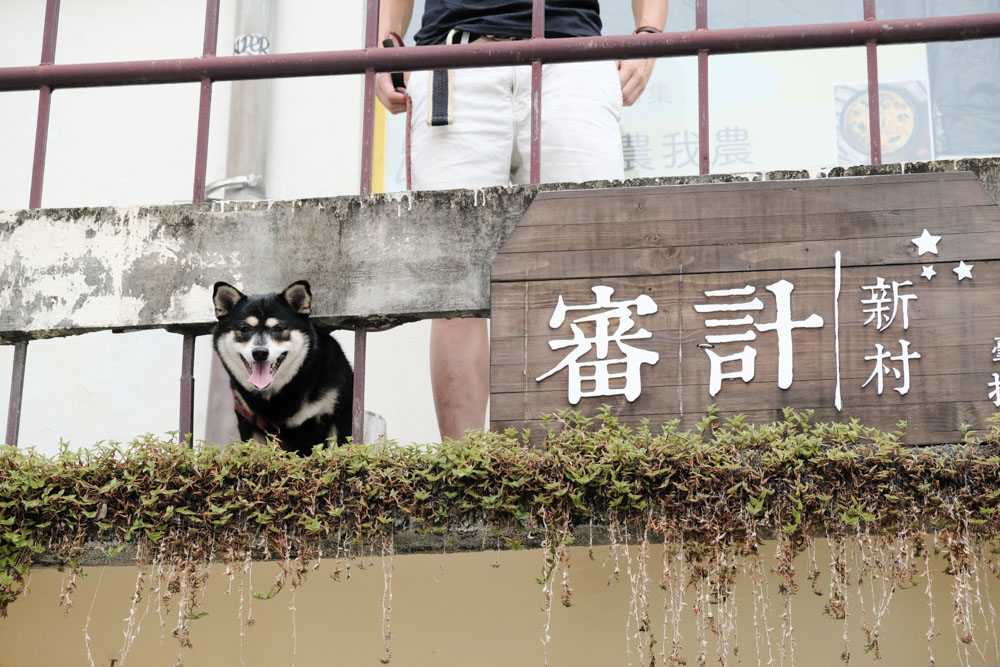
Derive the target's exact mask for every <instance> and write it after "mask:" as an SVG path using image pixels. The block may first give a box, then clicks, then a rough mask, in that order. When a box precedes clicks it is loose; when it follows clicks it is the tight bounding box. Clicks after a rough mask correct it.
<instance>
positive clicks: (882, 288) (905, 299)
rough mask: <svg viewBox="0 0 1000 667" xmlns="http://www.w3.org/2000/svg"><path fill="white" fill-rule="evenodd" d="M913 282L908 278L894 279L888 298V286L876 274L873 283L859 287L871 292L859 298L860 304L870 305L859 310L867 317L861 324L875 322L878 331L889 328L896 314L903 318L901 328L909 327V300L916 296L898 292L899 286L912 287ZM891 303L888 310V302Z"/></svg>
mask: <svg viewBox="0 0 1000 667" xmlns="http://www.w3.org/2000/svg"><path fill="white" fill-rule="evenodd" d="M912 286H913V283H912V282H911V281H909V280H904V281H903V282H901V283H899V282H896V281H895V280H894V281H892V285H891V289H892V299H891V300H890V298H889V295H888V292H889V289H890V286H889V285H887V284H886V283H885V280H884V279H883V278H882V277H881V276H878V277H876V279H875V284H874V285H864V286H862V287H861V289H863V290H868V291H869V292H870V293H871V296H870V298H868V299H861V304H862V305H864V306H871V308H863V309H862V311H861V312H863V313H865V314H867V315H868V319H867V320H865V323H864V325H863V326H868V325H869V324H871V323H872V322H875V328H876V329H878V330H879V331H885V330H886V329H888V328H889V325H891V324H892V323H893V322H894V321H895V320H896V316H897V315H901V316H902V319H903V329H904V330H905V329H909V328H910V312H909V302H910V301H911V300H915V299H916V298H917V295H916V294H902V293H901V292H900V288H901V287H912ZM890 302H891V304H892V310H891V311H890V310H889V305H888V304H889V303H890Z"/></svg>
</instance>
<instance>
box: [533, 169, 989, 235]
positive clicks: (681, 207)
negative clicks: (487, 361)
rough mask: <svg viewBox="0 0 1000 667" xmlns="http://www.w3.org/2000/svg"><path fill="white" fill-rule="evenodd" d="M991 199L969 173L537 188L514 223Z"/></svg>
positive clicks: (907, 207) (891, 207) (820, 210)
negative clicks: (555, 189) (554, 189)
mask: <svg viewBox="0 0 1000 667" xmlns="http://www.w3.org/2000/svg"><path fill="white" fill-rule="evenodd" d="M973 205H980V206H988V205H995V202H993V200H992V198H991V197H990V196H989V194H988V193H987V192H986V190H985V189H984V188H983V187H982V185H981V184H980V183H979V181H978V179H977V178H976V176H975V175H974V174H972V173H971V172H954V173H947V174H946V173H940V174H913V175H909V176H903V177H900V176H871V177H864V178H836V179H816V180H803V181H778V182H766V183H759V182H758V183H719V184H711V185H668V186H659V187H649V188H630V189H628V190H619V189H608V190H588V191H561V192H545V193H539V195H538V196H537V197H536V198H535V200H534V201H533V202H532V204H531V206H529V207H528V211H527V212H526V213H525V215H524V217H523V219H522V220H521V222H520V223H519V225H518V226H519V227H528V226H533V225H538V224H551V220H552V219H554V218H559V217H565V216H567V214H568V213H571V214H572V219H573V220H574V221H575V222H580V223H583V222H607V223H617V222H625V221H630V220H632V221H635V220H699V219H703V218H724V217H737V218H742V217H748V216H749V217H757V216H781V215H789V214H796V213H799V214H823V213H849V212H856V211H878V210H912V209H922V208H940V207H957V206H973Z"/></svg>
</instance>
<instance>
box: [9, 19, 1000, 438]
mask: <svg viewBox="0 0 1000 667" xmlns="http://www.w3.org/2000/svg"><path fill="white" fill-rule="evenodd" d="M861 1H862V2H863V5H864V20H863V21H855V22H842V23H826V24H810V25H797V26H780V27H769V28H748V29H727V30H710V29H709V28H708V0H696V4H695V30H693V31H687V32H673V33H662V34H648V33H642V34H638V35H626V36H606V37H578V38H565V39H558V40H547V39H545V37H544V0H534V5H533V12H532V33H531V34H532V38H531V39H530V40H521V41H512V42H487V43H477V44H468V45H453V46H423V47H417V48H407V49H380V48H377V40H378V35H377V31H378V12H379V0H368V4H367V15H366V31H365V44H364V48H362V49H355V50H341V51H324V52H313V53H287V54H270V55H242V56H219V55H217V53H216V46H217V35H218V24H219V2H220V0H206V3H205V31H204V48H203V52H202V55H201V57H198V58H178V59H167V60H146V61H132V62H109V63H83V64H67V65H58V64H55V50H56V37H57V33H58V22H59V4H60V0H46V8H45V21H44V27H43V40H42V54H41V59H40V62H39V64H38V65H36V66H24V67H6V68H0V92H3V91H25V90H38V91H39V97H38V119H37V124H36V129H35V145H34V157H33V163H32V171H31V186H30V194H29V197H28V206H29V208H40V207H41V204H42V186H43V182H44V175H45V156H46V147H47V140H48V127H49V113H50V110H51V104H52V91H53V90H54V89H56V88H81V87H93V86H128V85H148V84H158V83H182V82H195V83H200V85H201V93H200V97H199V105H198V130H197V141H196V146H195V168H194V177H193V183H194V185H193V195H192V198H193V200H194V201H195V202H203V201H205V174H206V169H207V156H208V130H209V117H210V114H211V105H212V84H213V83H215V82H217V81H235V80H245V79H270V78H285V77H306V76H329V75H340V74H364V77H365V87H364V113H363V123H362V158H361V184H360V192H361V193H362V194H370V193H371V189H372V161H373V151H372V148H373V144H374V135H375V130H374V118H375V74H376V72H388V71H412V70H425V69H432V68H463V67H483V66H496V65H519V64H525V65H527V64H530V65H531V67H532V89H531V97H532V102H533V104H532V108H533V112H532V118H531V165H530V173H531V182H532V183H537V182H538V181H539V180H540V177H539V174H540V166H541V152H540V139H541V135H540V132H541V113H542V110H541V99H542V97H541V93H542V78H541V71H542V70H541V66H542V63H557V62H575V61H585V60H611V59H629V58H651V57H658V58H660V57H677V56H697V59H698V120H699V122H698V134H699V172H700V173H702V174H706V173H708V170H709V131H708V130H709V125H708V123H709V114H708V111H709V105H708V81H709V77H708V58H709V55H719V54H733V53H753V52H764V51H784V50H801V49H818V48H830V47H848V46H864V47H865V48H866V52H867V70H868V101H869V104H868V108H869V114H870V117H869V127H870V128H871V132H870V160H871V163H872V164H881V162H882V152H881V137H880V131H879V91H878V51H877V48H878V46H879V45H888V44H910V43H926V42H936V41H961V40H970V39H985V38H995V37H1000V12H994V13H986V14H969V15H963V16H949V17H937V18H921V19H898V20H888V21H886V20H883V21H879V20H876V11H875V10H876V0H861ZM367 331H368V330H367V329H366V328H365V327H356V328H355V345H354V368H355V390H354V396H355V405H354V433H353V435H354V438H355V440H361V439H362V438H363V432H362V429H363V422H364V420H363V419H362V418H361V416H363V415H364V387H365V357H366V347H367V346H366V340H367V339H366V336H367ZM181 335H182V336H183V345H182V353H181V359H182V360H181V380H180V383H181V387H180V415H179V422H180V424H179V429H180V434H181V436H182V437H183V436H184V434H190V433H191V432H192V430H193V414H194V410H193V406H194V377H193V368H194V347H195V346H194V340H195V335H194V334H181ZM27 347H28V342H27V341H26V340H25V341H20V342H17V343H16V344H15V353H14V362H13V372H12V375H11V388H10V403H9V409H8V417H7V429H6V442H7V443H8V444H11V445H15V446H16V445H17V442H18V432H19V428H20V416H21V401H22V395H23V389H24V376H25V367H26V360H27Z"/></svg>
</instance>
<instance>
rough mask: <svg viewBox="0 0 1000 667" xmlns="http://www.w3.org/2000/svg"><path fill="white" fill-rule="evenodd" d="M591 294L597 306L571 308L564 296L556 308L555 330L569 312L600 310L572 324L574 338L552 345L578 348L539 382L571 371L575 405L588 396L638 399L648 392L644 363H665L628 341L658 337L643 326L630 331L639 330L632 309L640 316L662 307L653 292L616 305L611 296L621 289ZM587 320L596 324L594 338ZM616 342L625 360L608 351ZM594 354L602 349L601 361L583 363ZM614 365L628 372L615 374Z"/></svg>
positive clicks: (599, 289)
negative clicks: (616, 382) (620, 382)
mask: <svg viewBox="0 0 1000 667" xmlns="http://www.w3.org/2000/svg"><path fill="white" fill-rule="evenodd" d="M591 291H593V293H594V295H595V296H596V297H597V300H596V302H595V303H592V304H588V305H583V306H567V305H566V304H565V302H564V301H563V298H562V295H560V296H559V300H558V301H557V303H556V309H555V311H554V312H553V313H552V317H551V318H550V320H549V327H550V328H552V329H557V328H559V327H560V326H562V324H563V322H565V321H566V314H567V313H568V312H569V311H572V310H579V311H597V312H594V313H593V314H591V315H585V316H582V317H579V318H577V319H575V320H572V321H571V322H570V325H569V326H570V330H571V331H572V332H573V338H571V339H569V340H552V341H549V347H550V348H551V349H553V350H559V349H563V348H567V347H571V348H573V349H572V350H571V351H570V352H569V353H568V354H567V355H566V356H565V357H564V358H563V360H562V361H561V362H559V363H558V364H557V365H556V366H555V367H554V368H552V369H551V370H549V371H548V372H547V373H545V374H544V375H541V376H539V377H537V378H535V380H536V381H537V382H541V381H542V380H544V379H545V378H547V377H549V376H550V375H552V374H554V373H556V372H558V371H560V370H562V369H563V368H567V369H569V370H568V373H569V402H570V403H571V404H572V405H576V404H577V403H579V402H580V399H581V398H582V397H584V396H615V395H624V396H625V398H626V400H628V401H630V402H631V401H634V400H635V399H636V398H638V397H639V394H640V392H641V391H642V381H641V378H640V373H639V371H640V366H641V365H642V364H650V365H652V364H655V363H656V362H657V361H659V359H660V355H659V353H657V352H650V351H648V350H642V349H639V348H637V347H633V346H631V345H628V344H626V343H625V342H624V341H627V340H638V339H643V338H652V337H653V334H651V333H650V332H649V331H647V330H645V329H642V328H640V329H639V330H638V331H636V332H634V333H630V332H631V331H632V329H633V327H635V322H634V321H633V320H632V311H631V308H632V307H634V308H635V312H636V313H637V314H638V315H650V314H652V313H655V312H656V308H657V307H656V303H655V302H654V301H653V299H652V298H650V296H649V295H648V294H641V295H639V297H637V298H636V299H633V300H632V301H612V300H611V295H612V294H613V293H614V291H615V290H614V289H613V288H611V287H606V286H603V285H598V286H595V287H592V288H591ZM613 320H614V321H617V324H616V325H614V327H612V321H613ZM584 322H592V323H593V325H594V335H593V336H592V337H588V336H587V335H586V334H585V333H584V332H583V330H582V328H581V327H580V324H581V323H584ZM612 329H613V330H612ZM611 343H614V344H615V345H617V347H618V349H619V350H620V351H621V353H622V354H623V355H624V356H623V357H617V358H610V359H609V358H608V348H609V346H610V344H611ZM592 350H593V351H596V357H597V360H596V361H581V359H582V357H584V356H585V355H586V354H588V353H589V352H591V351H592ZM612 366H624V370H622V371H620V372H616V373H612V372H611V368H612ZM585 368H589V369H592V374H590V375H584V374H583V369H585ZM618 378H624V380H625V386H624V387H620V388H612V387H611V380H613V379H618ZM584 382H593V383H594V389H593V390H592V391H584V389H583V383H584Z"/></svg>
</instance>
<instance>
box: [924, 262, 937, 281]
mask: <svg viewBox="0 0 1000 667" xmlns="http://www.w3.org/2000/svg"><path fill="white" fill-rule="evenodd" d="M936 275H937V271H935V270H934V265H933V264H931V265H930V266H925V267H924V270H923V271H921V272H920V277H922V278H927V280H930V279H931V278H933V277H934V276H936Z"/></svg>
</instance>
